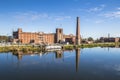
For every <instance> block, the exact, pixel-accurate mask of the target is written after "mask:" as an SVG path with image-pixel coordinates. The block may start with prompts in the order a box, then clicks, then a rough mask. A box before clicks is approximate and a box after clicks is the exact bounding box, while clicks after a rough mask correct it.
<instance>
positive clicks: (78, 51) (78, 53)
mask: <svg viewBox="0 0 120 80" xmlns="http://www.w3.org/2000/svg"><path fill="white" fill-rule="evenodd" d="M79 58H80V48H78V49H76V72H77V71H78V68H79Z"/></svg>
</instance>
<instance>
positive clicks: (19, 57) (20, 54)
mask: <svg viewBox="0 0 120 80" xmlns="http://www.w3.org/2000/svg"><path fill="white" fill-rule="evenodd" d="M13 55H15V56H16V57H17V59H18V60H21V59H22V56H23V53H22V52H17V53H13Z"/></svg>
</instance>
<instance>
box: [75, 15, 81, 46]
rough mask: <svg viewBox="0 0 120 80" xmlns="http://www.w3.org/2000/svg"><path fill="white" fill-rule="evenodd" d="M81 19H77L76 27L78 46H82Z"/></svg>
mask: <svg viewBox="0 0 120 80" xmlns="http://www.w3.org/2000/svg"><path fill="white" fill-rule="evenodd" d="M80 42H81V41H80V19H79V17H77V25H76V45H80Z"/></svg>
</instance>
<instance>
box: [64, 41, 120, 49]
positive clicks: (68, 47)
mask: <svg viewBox="0 0 120 80" xmlns="http://www.w3.org/2000/svg"><path fill="white" fill-rule="evenodd" d="M119 45H120V43H93V44H81V45H64V46H63V49H65V50H71V49H75V48H93V47H119Z"/></svg>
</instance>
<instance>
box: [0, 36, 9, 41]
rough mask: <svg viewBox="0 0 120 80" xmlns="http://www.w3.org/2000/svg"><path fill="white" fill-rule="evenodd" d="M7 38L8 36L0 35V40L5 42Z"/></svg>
mask: <svg viewBox="0 0 120 80" xmlns="http://www.w3.org/2000/svg"><path fill="white" fill-rule="evenodd" d="M8 40H9V37H8V36H0V42H7V41H8Z"/></svg>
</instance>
